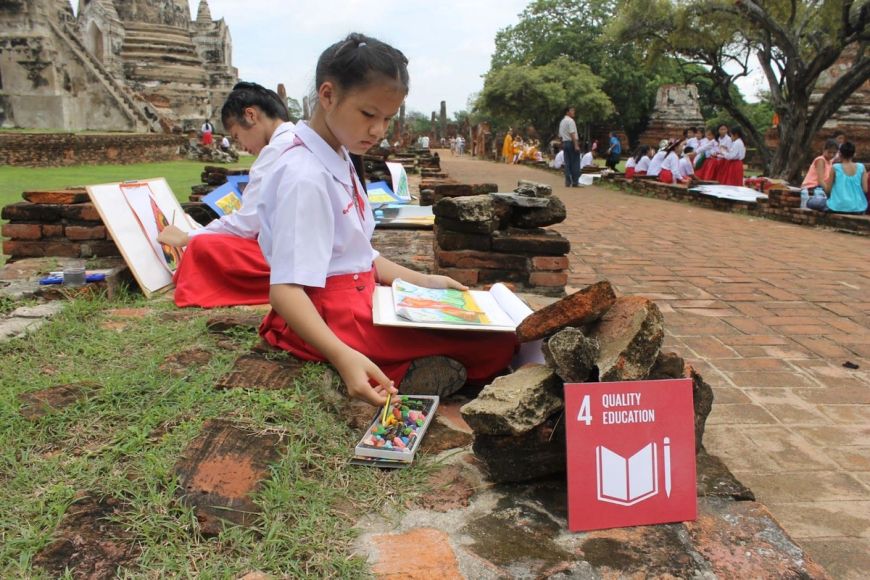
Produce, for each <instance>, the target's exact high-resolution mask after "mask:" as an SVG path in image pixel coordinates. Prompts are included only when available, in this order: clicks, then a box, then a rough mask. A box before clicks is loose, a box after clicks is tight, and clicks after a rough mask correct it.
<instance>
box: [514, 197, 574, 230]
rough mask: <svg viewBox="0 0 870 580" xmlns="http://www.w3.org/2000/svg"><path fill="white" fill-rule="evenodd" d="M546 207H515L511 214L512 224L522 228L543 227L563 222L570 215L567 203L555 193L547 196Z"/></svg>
mask: <svg viewBox="0 0 870 580" xmlns="http://www.w3.org/2000/svg"><path fill="white" fill-rule="evenodd" d="M546 199H549V200H550V203H549V204H548V205H547V206H546V207H540V208H539V207H529V208H526V207H514V208H513V211H512V212H511V215H510V225H512V226H514V227H517V228H522V229H529V228H541V227H545V226H551V225H553V224H558V223H562V222H563V221H565V218H566V217H567V215H568V211H567V210H566V209H565V204H564V203H563V202H562V200H561V199H559V198H558V197H556V196H555V195H551V196H550V197H548V198H546Z"/></svg>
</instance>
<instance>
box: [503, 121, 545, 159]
mask: <svg viewBox="0 0 870 580" xmlns="http://www.w3.org/2000/svg"><path fill="white" fill-rule="evenodd" d="M501 156H502V160H503V161H504V162H505V163H508V164H513V165H516V164H517V163H522V162H523V161H533V162H536V163H539V162H542V161H544V154H543V153H541V142H540V141H538V140H537V139H529V140H528V141H524V140H523V138H522V137H521V136H520V135H517V136H516V137H514V132H513V129H508V132H507V134H506V135H505V137H504V141H503V142H502V147H501Z"/></svg>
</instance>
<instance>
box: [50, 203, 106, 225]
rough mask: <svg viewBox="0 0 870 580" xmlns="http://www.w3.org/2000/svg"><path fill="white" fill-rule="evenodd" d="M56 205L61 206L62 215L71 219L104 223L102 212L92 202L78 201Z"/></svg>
mask: <svg viewBox="0 0 870 580" xmlns="http://www.w3.org/2000/svg"><path fill="white" fill-rule="evenodd" d="M56 207H59V208H60V212H61V217H63V218H65V219H68V220H70V221H80V222H99V223H103V221H102V218H101V217H100V213H99V212H98V211H97V208H96V207H94V204H92V203H76V204H73V205H60V206H56Z"/></svg>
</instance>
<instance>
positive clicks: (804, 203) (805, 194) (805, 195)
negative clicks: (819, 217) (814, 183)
mask: <svg viewBox="0 0 870 580" xmlns="http://www.w3.org/2000/svg"><path fill="white" fill-rule="evenodd" d="M809 199H810V192H809V191H807V188H806V187H805V188H803V189H801V209H807V201H808V200H809Z"/></svg>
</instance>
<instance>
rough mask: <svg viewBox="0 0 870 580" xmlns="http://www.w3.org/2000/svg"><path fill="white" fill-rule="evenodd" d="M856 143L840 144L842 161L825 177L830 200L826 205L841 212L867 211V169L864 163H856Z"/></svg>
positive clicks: (835, 164)
mask: <svg viewBox="0 0 870 580" xmlns="http://www.w3.org/2000/svg"><path fill="white" fill-rule="evenodd" d="M854 158H855V145H853V144H852V143H851V142H850V141H846V142H845V143H843V144H842V145H840V162H839V163H834V166H833V169H832V170H831V174H830V175H829V176H828V177H827V179H825V192H826V193H827V194H828V196H829V197H828V200H827V203H826V205H825V207H822V208H815V207H814V208H813V209H823V210H824V209H827V210H829V211H835V212H839V213H864V212H865V211H867V192H868V188H867V170H866V168H865V167H864V165H863V164H862V163H855V161H854Z"/></svg>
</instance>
